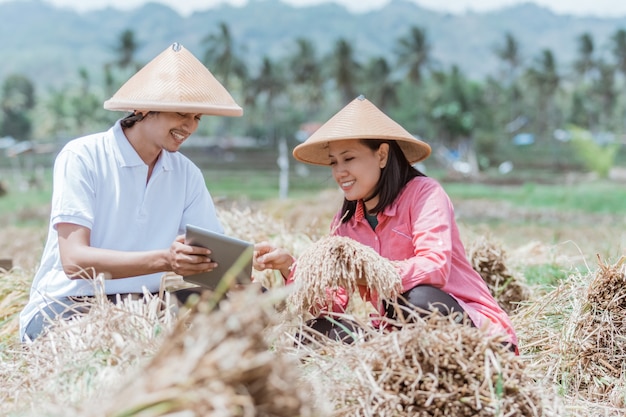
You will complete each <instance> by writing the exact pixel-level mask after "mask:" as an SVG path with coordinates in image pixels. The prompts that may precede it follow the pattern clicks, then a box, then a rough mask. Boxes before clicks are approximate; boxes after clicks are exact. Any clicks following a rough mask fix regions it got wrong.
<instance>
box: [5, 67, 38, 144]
mask: <svg viewBox="0 0 626 417" xmlns="http://www.w3.org/2000/svg"><path fill="white" fill-rule="evenodd" d="M1 92H2V93H1V94H0V111H1V114H0V137H2V136H12V137H13V138H15V139H17V140H28V139H31V133H32V130H33V127H32V120H31V114H30V113H31V111H32V110H33V108H34V107H35V86H34V85H33V83H32V82H31V80H29V79H28V78H26V77H25V76H23V75H19V74H15V75H10V76H9V77H7V78H6V79H5V80H4V82H3V83H2V89H1Z"/></svg>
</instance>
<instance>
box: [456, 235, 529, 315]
mask: <svg viewBox="0 0 626 417" xmlns="http://www.w3.org/2000/svg"><path fill="white" fill-rule="evenodd" d="M467 252H468V257H469V259H470V262H471V264H472V267H473V268H474V270H475V271H476V272H478V273H479V274H480V276H481V277H482V278H483V280H484V281H485V282H486V283H487V287H489V291H490V292H491V295H493V296H494V298H495V299H496V300H497V301H498V304H500V306H501V307H502V308H503V309H504V310H505V311H506V312H507V313H509V314H511V313H514V312H515V311H516V310H517V308H518V307H519V305H520V303H521V302H523V301H526V300H528V299H529V298H530V290H529V289H528V287H526V286H525V285H524V284H523V283H522V282H521V281H520V280H519V279H518V278H516V277H515V276H513V274H512V273H511V272H510V270H509V268H508V267H507V266H506V252H505V251H504V249H503V248H502V245H500V244H499V243H496V242H495V241H493V240H491V239H489V238H487V237H485V236H481V237H480V238H478V239H476V240H474V241H473V242H472V244H471V245H470V246H469V247H468V250H467Z"/></svg>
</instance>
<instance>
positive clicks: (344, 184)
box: [340, 181, 354, 188]
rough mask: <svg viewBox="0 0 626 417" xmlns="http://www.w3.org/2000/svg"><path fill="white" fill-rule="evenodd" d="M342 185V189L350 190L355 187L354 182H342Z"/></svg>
mask: <svg viewBox="0 0 626 417" xmlns="http://www.w3.org/2000/svg"><path fill="white" fill-rule="evenodd" d="M340 185H341V188H350V187H352V186H353V185H354V181H346V182H342V183H341V184H340Z"/></svg>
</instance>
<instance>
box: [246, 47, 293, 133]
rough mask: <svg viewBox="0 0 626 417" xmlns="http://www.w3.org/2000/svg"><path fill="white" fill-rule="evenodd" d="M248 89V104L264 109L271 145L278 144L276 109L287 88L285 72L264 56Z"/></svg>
mask: <svg viewBox="0 0 626 417" xmlns="http://www.w3.org/2000/svg"><path fill="white" fill-rule="evenodd" d="M249 82H250V84H249V86H248V88H247V91H248V92H249V95H248V96H247V98H246V103H248V104H250V105H252V106H253V107H257V108H258V107H262V109H263V119H264V120H265V124H266V125H267V127H268V133H267V135H268V137H269V141H270V143H271V144H274V143H275V142H276V133H275V132H276V130H277V123H278V122H279V121H277V120H276V117H275V116H276V113H277V111H276V107H277V105H278V104H279V101H280V98H281V97H282V95H283V93H284V92H285V90H286V88H287V82H286V81H285V77H284V71H283V69H282V67H281V66H280V65H279V64H278V63H276V62H274V61H272V60H271V59H270V58H269V57H268V56H264V57H263V60H262V62H261V67H260V69H259V73H258V75H257V76H256V77H253V78H252V79H250V80H249Z"/></svg>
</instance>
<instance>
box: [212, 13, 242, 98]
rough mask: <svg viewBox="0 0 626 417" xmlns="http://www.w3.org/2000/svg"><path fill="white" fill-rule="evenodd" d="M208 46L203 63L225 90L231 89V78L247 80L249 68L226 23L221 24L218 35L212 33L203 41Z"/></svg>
mask: <svg viewBox="0 0 626 417" xmlns="http://www.w3.org/2000/svg"><path fill="white" fill-rule="evenodd" d="M202 44H203V45H205V46H206V50H205V52H204V57H203V63H204V65H206V66H207V67H208V68H209V69H210V71H211V72H212V73H214V74H215V76H216V77H217V78H219V80H220V82H221V83H222V85H224V88H226V89H227V90H229V89H230V87H231V85H230V84H231V77H232V76H236V77H239V78H240V79H243V80H245V78H246V77H247V68H246V64H245V63H244V61H243V59H242V58H240V57H239V55H238V53H237V51H236V45H235V41H234V39H233V37H232V35H231V33H230V29H229V27H228V25H227V24H226V23H225V22H220V24H219V25H218V31H217V33H210V34H208V35H207V36H205V37H204V38H203V39H202Z"/></svg>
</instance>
